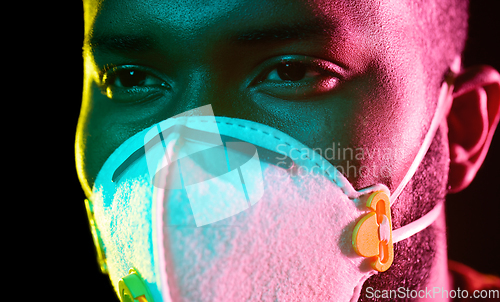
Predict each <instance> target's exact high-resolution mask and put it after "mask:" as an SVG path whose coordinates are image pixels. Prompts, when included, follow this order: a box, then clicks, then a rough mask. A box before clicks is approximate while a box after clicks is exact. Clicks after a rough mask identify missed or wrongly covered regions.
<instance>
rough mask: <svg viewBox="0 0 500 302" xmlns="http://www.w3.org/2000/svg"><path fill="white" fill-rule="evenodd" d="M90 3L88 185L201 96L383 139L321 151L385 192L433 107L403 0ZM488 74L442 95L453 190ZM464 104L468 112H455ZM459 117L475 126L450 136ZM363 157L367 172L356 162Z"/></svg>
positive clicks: (482, 132) (85, 120) (243, 111)
mask: <svg viewBox="0 0 500 302" xmlns="http://www.w3.org/2000/svg"><path fill="white" fill-rule="evenodd" d="M95 2H96V1H90V0H89V1H85V2H84V3H85V5H86V12H85V13H86V20H85V22H86V36H85V45H84V59H85V79H84V94H83V102H82V111H81V115H80V120H79V124H78V131H77V135H76V159H77V170H78V174H79V177H80V180H81V183H82V186H83V188H84V191H85V193H86V194H87V196H90V193H91V188H92V186H93V182H94V180H95V178H96V176H97V173H98V172H99V170H100V169H101V167H102V165H103V164H104V162H105V161H106V159H107V158H108V157H109V155H110V154H111V153H112V152H113V151H114V150H115V149H116V148H117V147H118V146H119V145H120V144H122V143H123V142H124V141H125V140H126V139H128V138H129V137H131V136H133V135H134V134H136V133H137V132H139V131H140V130H142V129H145V128H147V127H149V126H151V125H153V124H155V123H157V122H160V121H162V120H165V119H167V118H169V117H171V116H174V115H176V114H180V113H182V112H185V111H188V110H191V109H194V108H197V107H200V106H203V105H207V104H211V105H212V108H213V111H214V114H215V115H216V116H228V117H235V118H241V119H246V120H252V121H255V122H259V123H262V124H266V125H269V126H272V127H275V128H277V129H279V130H281V131H283V132H285V133H287V134H289V135H291V136H292V137H294V138H296V139H298V140H299V141H301V142H303V143H304V144H305V145H307V146H309V147H311V148H317V149H319V150H326V149H327V148H331V147H332V145H333V144H335V146H341V148H347V147H350V148H353V149H356V148H363V150H368V151H371V150H376V149H384V150H392V151H393V152H389V155H388V156H384V157H382V156H374V157H364V158H362V157H357V158H350V157H349V158H334V159H331V160H330V161H331V162H332V164H334V165H335V166H339V167H342V168H344V169H345V168H347V167H348V166H355V167H356V170H355V171H358V172H354V173H353V172H352V171H354V170H351V172H350V173H344V174H345V175H346V177H347V178H348V180H349V181H350V182H351V183H352V184H353V186H354V187H355V188H356V189H360V188H363V187H367V186H370V185H373V184H376V183H384V184H386V185H387V186H388V187H389V189H391V191H393V190H394V189H395V188H396V186H397V185H398V184H399V182H400V181H401V179H402V178H403V176H404V175H405V173H406V171H407V169H408V167H409V165H410V163H411V162H412V160H413V158H414V156H415V154H416V153H417V151H418V149H419V147H420V145H421V142H422V139H423V137H424V136H425V134H426V132H427V129H428V126H429V124H430V121H431V119H432V116H433V114H434V110H435V106H436V103H437V98H438V93H439V87H440V85H441V80H442V78H436V79H433V80H432V81H429V79H428V73H427V72H426V71H427V69H429V68H432V66H429V65H428V64H427V62H426V61H425V60H424V56H423V53H424V52H425V49H421V48H419V47H418V46H417V43H416V39H417V37H415V35H413V34H411V33H412V30H411V29H413V28H414V26H415V16H414V14H413V13H412V11H411V9H410V8H409V7H406V6H405V5H404V4H401V3H398V4H395V3H389V2H390V1H375V0H373V1H359V2H360V3H353V1H339V2H338V3H336V4H335V5H333V4H329V3H326V2H327V1H310V2H307V1H298V0H297V1H290V0H286V1H285V0H283V1H280V0H276V1H260V0H257V1H255V0H254V1H243V0H242V1H237V0H220V1H211V2H210V5H209V6H208V5H206V4H204V3H202V1H185V0H184V1H154V0H147V1H137V0H127V1H124V0H121V1H115V0H105V1H102V2H101V3H100V4H99V5H96V3H95ZM323 2H325V3H323ZM457 55H459V54H457ZM445 63H446V64H444V65H447V66H449V65H450V64H452V62H451V61H450V62H445ZM446 71H447V70H446V69H443V70H442V71H440V72H438V73H440V74H441V75H444V74H445V73H446ZM499 87H500V76H499V75H498V73H497V72H496V71H495V70H493V69H491V68H488V67H477V68H472V69H470V70H465V71H463V72H462V73H461V74H460V75H458V77H457V79H456V85H455V94H454V96H449V98H448V99H449V100H452V99H453V97H454V98H455V99H456V100H457V102H460V104H461V105H460V106H459V108H458V107H456V106H454V107H451V111H450V114H449V117H448V121H451V122H450V123H449V125H448V126H447V125H446V124H443V125H442V127H448V128H449V130H450V133H453V135H450V136H449V142H448V144H444V145H445V146H446V147H447V146H451V147H450V152H449V154H450V155H449V156H450V169H449V173H450V175H452V177H450V178H449V179H450V182H449V184H448V186H449V189H450V190H452V191H459V190H461V189H463V188H465V187H466V186H467V185H468V184H469V183H470V181H472V179H473V178H474V175H475V173H476V172H477V170H478V169H479V167H480V166H481V163H482V161H483V159H484V155H485V154H486V152H487V150H488V147H489V143H490V141H491V138H492V136H493V133H494V130H495V128H496V124H497V123H498V117H499V110H498V108H499V107H500V101H499V100H500V88H499ZM457 108H458V109H457ZM464 108H465V109H464ZM464 110H465V112H468V113H473V114H468V116H469V118H467V119H464V118H461V115H462V114H463V112H464ZM455 117H457V118H455ZM464 129H465V130H467V129H475V130H477V131H471V133H468V134H467V135H457V133H464ZM395 150H397V151H395ZM444 153H445V154H448V150H446V152H444ZM395 154H396V155H397V156H395ZM362 166H366V167H370V168H372V169H373V170H372V171H375V172H371V173H366V174H363V175H360V173H359V169H360V167H362ZM381 171H382V172H381ZM387 171H389V173H387ZM403 202H408V203H409V202H410V201H403ZM443 223H444V222H443ZM443 232H444V228H443ZM443 238H445V237H444V236H443ZM443 240H445V239H443ZM443 248H444V249H445V247H443ZM441 260H442V261H446V259H441ZM438 278H441V277H438Z"/></svg>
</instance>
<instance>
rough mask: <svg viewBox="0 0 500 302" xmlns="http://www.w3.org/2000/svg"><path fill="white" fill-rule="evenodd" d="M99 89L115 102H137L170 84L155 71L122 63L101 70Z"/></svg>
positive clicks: (154, 95)
mask: <svg viewBox="0 0 500 302" xmlns="http://www.w3.org/2000/svg"><path fill="white" fill-rule="evenodd" d="M101 89H102V91H103V93H104V94H106V96H107V97H108V98H110V99H112V100H114V101H117V102H137V101H144V100H148V99H151V98H153V97H158V96H159V95H160V94H163V93H164V92H165V91H166V90H169V89H170V86H169V85H168V83H167V82H166V81H164V80H163V79H161V77H160V76H159V75H157V73H156V72H154V71H151V70H149V69H146V68H144V67H141V66H134V65H122V66H117V67H113V68H108V69H107V70H105V71H104V72H102V76H101Z"/></svg>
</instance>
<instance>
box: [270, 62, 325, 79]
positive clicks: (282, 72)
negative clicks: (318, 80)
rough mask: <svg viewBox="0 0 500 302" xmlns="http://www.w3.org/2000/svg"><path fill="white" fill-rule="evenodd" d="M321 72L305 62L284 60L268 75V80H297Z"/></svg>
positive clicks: (317, 74) (314, 75)
mask: <svg viewBox="0 0 500 302" xmlns="http://www.w3.org/2000/svg"><path fill="white" fill-rule="evenodd" d="M319 75H320V73H319V72H317V71H314V70H312V69H311V68H309V66H307V65H306V64H304V63H303V62H300V61H299V62H286V61H285V62H282V63H281V64H279V65H278V66H277V67H276V68H275V69H273V70H272V71H271V72H270V73H269V74H268V75H267V78H266V80H273V81H279V80H281V81H291V82H296V81H300V80H303V79H304V78H311V77H316V76H319Z"/></svg>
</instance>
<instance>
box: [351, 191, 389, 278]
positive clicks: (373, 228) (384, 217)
mask: <svg viewBox="0 0 500 302" xmlns="http://www.w3.org/2000/svg"><path fill="white" fill-rule="evenodd" d="M366 206H367V207H368V209H370V210H371V211H370V213H368V214H366V215H365V216H363V218H361V220H360V221H358V223H357V224H356V226H355V227H354V232H353V233H352V246H353V248H354V251H356V253H357V254H358V255H360V256H363V257H371V258H372V261H371V266H372V267H373V269H375V270H376V271H379V272H385V271H386V270H388V269H389V267H390V266H391V265H392V262H393V260H394V247H393V242H392V220H391V204H390V199H389V196H388V195H387V194H386V193H385V192H382V191H376V192H374V193H372V194H371V195H370V196H369V197H368V200H367V201H366Z"/></svg>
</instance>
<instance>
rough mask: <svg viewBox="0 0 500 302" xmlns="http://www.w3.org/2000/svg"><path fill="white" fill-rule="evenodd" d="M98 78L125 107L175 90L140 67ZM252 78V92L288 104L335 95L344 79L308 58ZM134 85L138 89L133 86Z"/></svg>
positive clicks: (272, 66) (114, 69)
mask: <svg viewBox="0 0 500 302" xmlns="http://www.w3.org/2000/svg"><path fill="white" fill-rule="evenodd" d="M99 75H100V86H101V90H102V93H103V94H105V95H106V96H107V97H108V98H110V99H113V100H114V101H117V102H122V103H125V102H126V103H132V102H138V101H139V102H142V101H145V100H150V99H153V98H158V97H161V96H162V95H165V93H166V92H167V91H168V90H171V89H172V87H171V86H170V85H169V84H168V83H167V81H165V80H163V76H162V75H161V74H159V73H158V72H156V71H155V70H152V69H150V68H147V67H143V66H138V65H120V66H114V65H109V66H106V67H105V68H103V70H102V71H101V72H100V73H99ZM127 77H128V79H127ZM253 78H254V79H253V80H252V81H251V82H250V84H249V88H250V89H252V90H254V91H259V92H262V93H265V94H267V95H270V96H272V97H277V98H281V99H285V100H300V99H306V98H309V97H312V96H316V95H319V94H323V93H325V92H329V91H332V90H333V89H334V88H335V87H337V85H338V83H339V81H341V80H342V79H343V77H342V70H341V69H340V68H339V67H338V66H337V65H335V64H333V63H331V62H329V61H325V60H321V59H317V58H311V57H306V56H286V57H283V56H282V57H277V58H274V59H271V60H268V61H267V62H265V63H264V64H263V67H261V68H259V69H258V70H257V75H256V76H253ZM134 81H135V82H136V84H138V85H133V84H134ZM117 83H119V84H121V85H117ZM120 86H121V87H120Z"/></svg>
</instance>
